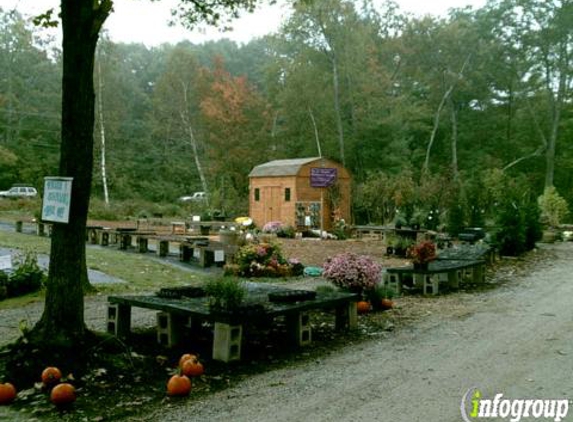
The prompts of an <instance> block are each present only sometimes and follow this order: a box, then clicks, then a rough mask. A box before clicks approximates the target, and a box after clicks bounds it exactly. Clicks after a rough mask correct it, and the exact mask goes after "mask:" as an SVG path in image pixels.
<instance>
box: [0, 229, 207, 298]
mask: <svg viewBox="0 0 573 422" xmlns="http://www.w3.org/2000/svg"><path fill="white" fill-rule="evenodd" d="M0 246H1V247H6V248H14V249H25V250H31V251H34V252H36V253H38V254H45V255H49V253H50V239H49V238H46V237H39V236H34V235H29V234H22V233H16V232H2V236H1V237H0ZM86 262H87V266H88V268H89V269H93V270H98V271H101V272H103V273H105V274H107V275H109V276H111V277H115V278H119V279H121V280H123V281H125V283H113V284H97V286H96V289H97V292H98V293H104V294H111V293H113V294H118V293H137V292H150V291H156V290H159V288H160V287H165V286H177V285H182V284H199V283H201V282H202V281H203V280H204V279H205V278H206V277H207V276H203V275H200V274H193V273H190V272H188V271H185V270H182V269H179V268H176V267H174V266H171V265H169V264H168V263H162V262H159V261H156V260H153V259H149V256H148V255H143V254H135V253H129V252H122V251H118V250H117V249H112V248H110V249H101V248H91V247H86ZM42 297H43V293H42V292H38V293H36V294H33V295H27V296H24V297H22V298H13V299H9V300H5V301H3V302H0V309H2V308H4V309H6V308H8V307H10V308H11V307H15V306H21V305H22V303H23V302H22V301H26V302H24V303H29V302H33V301H35V300H39V299H41V298H42Z"/></svg>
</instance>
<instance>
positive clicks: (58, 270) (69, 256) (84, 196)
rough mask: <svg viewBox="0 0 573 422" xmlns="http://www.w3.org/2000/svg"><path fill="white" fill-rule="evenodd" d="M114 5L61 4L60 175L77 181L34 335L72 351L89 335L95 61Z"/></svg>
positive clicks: (55, 240) (55, 239)
mask: <svg viewBox="0 0 573 422" xmlns="http://www.w3.org/2000/svg"><path fill="white" fill-rule="evenodd" d="M111 6H112V3H111V1H110V0H101V1H97V0H96V1H94V0H61V18H62V29H63V79H62V135H61V136H62V139H61V147H60V168H59V175H60V176H65V177H72V178H73V183H72V195H71V205H70V215H69V222H68V223H67V224H54V228H53V232H52V243H51V253H50V266H49V273H48V283H47V287H46V299H45V306H44V312H43V314H42V317H41V318H40V321H39V322H38V323H37V324H36V326H35V327H34V328H33V330H32V332H31V333H30V338H31V339H32V340H33V341H35V342H38V343H39V344H42V345H44V346H47V345H59V346H72V345H74V344H75V343H76V342H77V341H80V340H82V339H83V338H84V337H85V334H86V328H85V321H84V298H83V294H84V286H85V285H87V284H88V276H87V266H86V247H85V244H86V242H85V232H86V222H87V215H88V207H89V198H90V190H91V182H92V167H93V146H94V138H93V130H94V102H95V101H94V97H95V95H94V83H93V71H94V59H95V48H96V45H97V40H98V35H99V31H100V29H101V26H102V25H103V23H104V21H105V19H106V18H107V16H108V15H109V12H110V10H111Z"/></svg>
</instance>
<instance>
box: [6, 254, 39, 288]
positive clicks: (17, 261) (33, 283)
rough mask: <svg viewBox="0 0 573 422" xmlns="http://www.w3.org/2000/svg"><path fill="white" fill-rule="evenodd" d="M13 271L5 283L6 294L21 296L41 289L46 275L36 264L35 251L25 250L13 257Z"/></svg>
mask: <svg viewBox="0 0 573 422" xmlns="http://www.w3.org/2000/svg"><path fill="white" fill-rule="evenodd" d="M14 267H15V269H14V272H13V273H12V274H11V275H10V277H9V279H8V283H7V285H6V288H7V289H6V290H7V296H8V297H14V296H22V295H25V294H27V293H31V292H35V291H37V290H39V289H41V288H42V287H43V285H44V283H45V279H46V275H45V274H44V271H42V269H41V268H40V267H39V265H38V257H37V255H36V253H35V252H31V251H26V252H23V253H19V254H16V256H15V257H14Z"/></svg>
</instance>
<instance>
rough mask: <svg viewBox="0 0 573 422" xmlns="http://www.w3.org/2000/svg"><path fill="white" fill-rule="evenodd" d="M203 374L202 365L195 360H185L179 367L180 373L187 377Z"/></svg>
mask: <svg viewBox="0 0 573 422" xmlns="http://www.w3.org/2000/svg"><path fill="white" fill-rule="evenodd" d="M204 372H205V369H204V368H203V364H202V363H201V362H199V361H198V360H197V358H194V359H187V360H186V361H184V362H183V364H182V365H181V373H182V374H183V375H186V376H188V377H198V376H201V375H203V373H204Z"/></svg>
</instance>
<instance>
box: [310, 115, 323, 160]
mask: <svg viewBox="0 0 573 422" xmlns="http://www.w3.org/2000/svg"><path fill="white" fill-rule="evenodd" d="M308 114H309V115H310V120H311V121H312V127H313V128H314V139H315V141H316V149H317V151H318V156H319V157H322V150H321V149H320V139H319V138H318V127H316V120H314V114H313V113H312V110H311V108H310V107H308Z"/></svg>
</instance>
